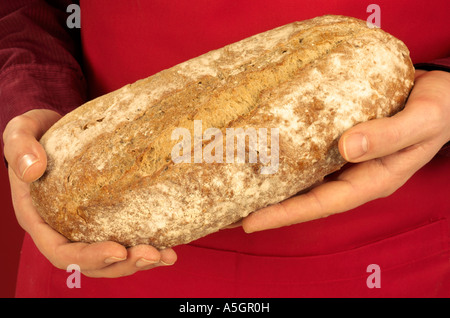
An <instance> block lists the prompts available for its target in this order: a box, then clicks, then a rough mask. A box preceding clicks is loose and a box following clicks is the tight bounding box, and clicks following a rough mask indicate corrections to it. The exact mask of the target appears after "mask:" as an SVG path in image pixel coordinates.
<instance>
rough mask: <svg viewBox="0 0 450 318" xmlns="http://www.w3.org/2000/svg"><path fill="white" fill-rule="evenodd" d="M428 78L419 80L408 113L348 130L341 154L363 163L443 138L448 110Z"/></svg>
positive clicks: (406, 110) (408, 105)
mask: <svg viewBox="0 0 450 318" xmlns="http://www.w3.org/2000/svg"><path fill="white" fill-rule="evenodd" d="M419 74H420V73H419ZM428 75H429V74H424V75H422V76H420V77H419V78H418V80H417V81H416V84H415V88H414V90H413V91H412V92H411V94H410V96H409V99H408V102H407V104H406V106H405V109H404V110H402V111H401V112H399V113H397V114H396V115H394V116H392V117H388V118H381V119H375V120H371V121H368V122H365V123H361V124H358V125H356V126H355V127H353V128H351V129H349V130H348V131H346V132H345V133H344V134H343V135H342V136H341V138H340V140H339V151H340V153H341V155H342V156H343V157H344V158H345V159H346V160H347V161H350V162H361V161H366V160H370V159H373V158H379V157H383V156H386V155H389V154H392V153H395V152H397V151H399V150H401V149H404V148H406V147H409V146H412V145H414V144H418V143H420V142H423V141H427V140H431V139H432V138H436V137H439V138H441V139H442V135H443V133H442V131H443V129H444V128H445V126H446V122H447V121H446V120H445V118H443V116H444V115H443V114H444V113H445V111H444V110H443V107H442V103H440V102H439V101H442V100H445V99H444V98H442V97H441V96H440V95H439V94H440V91H436V89H435V87H434V86H431V87H430V83H429V82H430V81H424V79H425V77H427V76H428ZM435 86H436V85H435ZM444 89H445V88H441V90H444ZM424 92H426V94H424ZM444 139H445V138H443V140H444ZM443 142H444V143H445V141H443Z"/></svg>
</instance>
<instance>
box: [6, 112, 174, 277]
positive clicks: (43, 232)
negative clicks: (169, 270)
mask: <svg viewBox="0 0 450 318" xmlns="http://www.w3.org/2000/svg"><path fill="white" fill-rule="evenodd" d="M60 118H61V116H60V115H59V114H58V113H56V112H54V111H51V110H47V109H35V110H31V111H28V112H27V113H25V114H23V115H20V116H17V117H15V118H13V119H12V120H11V121H10V122H9V123H8V125H7V126H6V128H5V131H4V133H3V142H4V145H5V146H4V154H5V158H6V160H7V161H8V174H9V180H10V186H11V195H12V202H13V207H14V211H15V213H16V217H17V220H18V222H19V224H20V226H21V227H22V228H23V229H24V230H25V231H26V232H27V233H28V234H30V236H31V238H32V239H33V241H34V243H35V244H36V246H37V248H38V249H39V251H40V252H41V253H42V254H43V255H44V256H45V257H46V258H47V259H48V260H49V261H50V262H51V263H52V264H53V265H54V266H56V267H58V268H60V269H66V268H67V266H68V265H70V264H77V265H78V266H80V269H81V272H82V273H83V274H84V275H86V276H90V277H120V276H127V275H131V274H133V273H135V272H137V271H139V270H146V269H151V268H154V267H157V266H160V265H171V264H173V263H175V261H176V258H177V256H176V254H175V252H174V251H173V250H172V249H165V250H161V251H158V250H157V249H156V248H154V247H152V246H149V245H138V246H134V247H130V248H128V249H127V248H125V247H124V246H122V245H120V244H118V243H116V242H100V243H92V244H89V243H81V242H76V243H74V242H70V241H69V240H68V239H67V238H65V237H64V236H62V235H61V234H59V233H58V232H56V231H55V230H53V229H52V228H51V227H50V226H49V225H48V224H47V223H46V222H45V221H44V220H43V219H42V218H41V217H40V216H39V214H38V212H37V210H36V208H35V207H34V206H33V203H32V201H31V196H30V183H31V182H33V181H34V180H37V179H38V178H40V177H41V176H42V174H43V173H44V172H45V169H46V167H47V156H46V154H45V151H44V148H43V147H42V146H41V144H40V143H39V142H38V140H39V139H40V137H41V136H42V135H43V134H44V133H45V132H46V131H47V130H48V129H49V128H50V127H51V126H52V125H53V124H54V123H55V122H56V121H57V120H59V119H60Z"/></svg>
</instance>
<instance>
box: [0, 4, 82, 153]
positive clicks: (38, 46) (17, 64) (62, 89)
mask: <svg viewBox="0 0 450 318" xmlns="http://www.w3.org/2000/svg"><path fill="white" fill-rule="evenodd" d="M70 3H71V1H66V0H53V1H44V0H15V1H0V132H1V133H3V131H4V129H5V126H6V124H7V123H8V122H9V121H10V120H11V119H12V118H13V117H15V116H17V115H20V114H22V113H24V112H26V111H28V110H31V109H36V108H46V109H52V110H54V111H56V112H58V113H60V114H62V115H63V114H65V113H67V112H69V111H71V110H72V109H74V108H76V107H77V106H79V105H81V104H82V103H83V102H85V100H86V84H85V79H84V76H83V73H82V71H81V66H80V63H79V62H78V60H79V56H80V54H79V53H80V52H81V50H80V41H79V34H77V33H76V32H77V31H79V30H76V29H73V30H72V29H69V28H68V27H67V26H66V19H67V16H68V14H67V13H66V8H67V6H68V5H69V4H70ZM0 139H1V146H2V150H3V139H2V138H0Z"/></svg>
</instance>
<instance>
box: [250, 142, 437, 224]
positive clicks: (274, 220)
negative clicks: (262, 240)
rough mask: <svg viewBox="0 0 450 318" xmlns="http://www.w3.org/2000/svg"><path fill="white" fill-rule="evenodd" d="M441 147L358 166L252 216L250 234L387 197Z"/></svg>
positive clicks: (422, 148) (410, 151)
mask: <svg viewBox="0 0 450 318" xmlns="http://www.w3.org/2000/svg"><path fill="white" fill-rule="evenodd" d="M438 150H439V146H438V145H437V144H431V143H430V144H428V143H426V144H420V145H416V146H413V147H410V148H408V149H405V150H402V151H400V152H398V153H395V154H392V155H389V156H387V157H384V158H380V159H373V160H369V161H365V162H363V163H359V164H356V165H354V166H352V167H350V168H348V169H346V170H345V171H344V172H342V173H341V174H340V175H339V176H338V177H337V179H336V180H335V181H329V182H325V183H323V184H321V185H320V186H318V187H316V188H313V189H312V190H310V191H309V192H307V193H305V194H302V195H299V196H296V197H293V198H290V199H288V200H285V201H283V202H281V203H279V204H275V205H272V206H269V207H267V208H264V209H261V210H259V211H256V212H254V213H252V214H250V215H249V216H248V217H247V218H244V220H243V228H244V230H245V231H246V232H247V233H251V232H255V231H261V230H266V229H272V228H278V227H281V226H287V225H291V224H296V223H300V222H306V221H310V220H314V219H318V218H322V217H326V216H329V215H332V214H336V213H340V212H344V211H348V210H351V209H353V208H356V207H358V206H360V205H362V204H364V203H366V202H369V201H371V200H374V199H377V198H380V197H386V196H388V195H390V194H392V193H393V192H394V191H395V190H397V189H398V188H399V187H400V186H402V185H403V184H404V183H405V182H406V181H407V180H408V179H409V178H410V177H411V175H412V174H414V173H415V172H416V171H417V170H418V169H420V167H422V166H423V165H425V164H426V163H427V162H428V161H429V160H431V159H432V157H433V154H434V153H436V152H437V151H438Z"/></svg>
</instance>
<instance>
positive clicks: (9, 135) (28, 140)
mask: <svg viewBox="0 0 450 318" xmlns="http://www.w3.org/2000/svg"><path fill="white" fill-rule="evenodd" d="M60 117H61V116H60V115H59V114H57V113H56V112H53V111H50V110H32V111H29V112H27V113H25V114H23V115H21V116H18V117H15V118H14V119H12V120H11V121H10V122H9V123H8V125H7V127H6V128H5V131H4V134H3V140H4V145H5V147H4V154H5V158H6V160H7V161H8V165H9V166H11V168H12V169H13V171H14V173H15V174H16V176H17V177H18V178H19V179H21V180H24V181H26V182H32V181H34V180H36V179H38V178H39V177H40V176H41V175H42V174H43V173H44V171H45V168H46V166H47V156H46V154H45V151H44V149H43V147H42V146H41V144H40V143H39V142H38V139H39V138H40V137H41V136H42V134H43V133H44V132H45V131H46V130H47V129H48V128H49V127H50V126H51V125H52V124H53V123H54V122H55V121H57V120H58V119H59V118H60Z"/></svg>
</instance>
